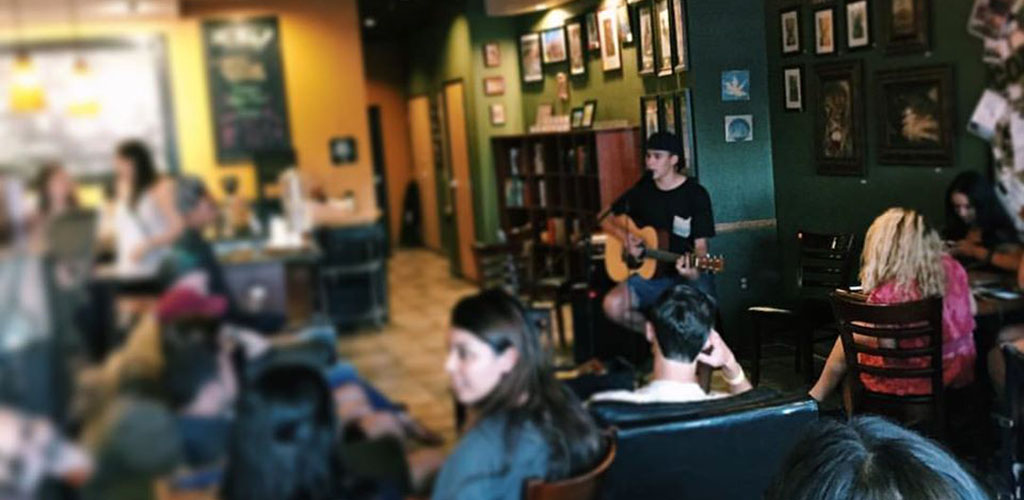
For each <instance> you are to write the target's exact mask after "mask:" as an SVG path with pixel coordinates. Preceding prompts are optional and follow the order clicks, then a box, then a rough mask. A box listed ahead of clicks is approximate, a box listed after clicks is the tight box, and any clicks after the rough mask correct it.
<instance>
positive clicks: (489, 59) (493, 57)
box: [484, 42, 501, 68]
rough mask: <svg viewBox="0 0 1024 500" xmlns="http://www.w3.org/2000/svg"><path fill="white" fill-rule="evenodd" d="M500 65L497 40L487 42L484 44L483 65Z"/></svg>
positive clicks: (488, 66) (499, 47)
mask: <svg viewBox="0 0 1024 500" xmlns="http://www.w3.org/2000/svg"><path fill="white" fill-rule="evenodd" d="M498 66H501V46H500V45H498V42H487V43H485V44H484V67H485V68H497V67H498Z"/></svg>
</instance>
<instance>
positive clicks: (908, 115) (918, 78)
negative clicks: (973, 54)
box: [875, 65, 955, 166]
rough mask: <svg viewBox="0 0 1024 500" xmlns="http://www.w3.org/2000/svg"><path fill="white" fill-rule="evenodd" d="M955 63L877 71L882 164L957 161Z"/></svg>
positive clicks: (934, 164) (932, 164)
mask: <svg viewBox="0 0 1024 500" xmlns="http://www.w3.org/2000/svg"><path fill="white" fill-rule="evenodd" d="M953 82H954V80H953V67H952V66H949V65H941V66H925V67H918V68H901V69H899V70H887V71H879V72H878V73H877V74H876V76H875V85H876V86H877V87H876V92H875V95H876V96H877V99H878V112H877V115H878V117H879V122H880V123H879V127H878V131H879V142H878V163H880V164H883V165H923V166H948V165H952V164H953V160H954V151H953V147H954V143H953V123H954V121H955V116H954V113H955V108H954V102H955V101H954V99H955V97H954V96H955V93H954V88H953V85H954V83H953Z"/></svg>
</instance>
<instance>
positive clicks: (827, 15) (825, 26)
mask: <svg viewBox="0 0 1024 500" xmlns="http://www.w3.org/2000/svg"><path fill="white" fill-rule="evenodd" d="M835 27H836V26H835V11H834V10H833V9H832V8H831V7H828V8H824V9H819V10H817V11H815V12H814V53H815V54H817V55H825V54H835V52H836V37H835V34H836V32H835Z"/></svg>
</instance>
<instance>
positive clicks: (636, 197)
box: [612, 177, 715, 253]
mask: <svg viewBox="0 0 1024 500" xmlns="http://www.w3.org/2000/svg"><path fill="white" fill-rule="evenodd" d="M612 213H614V214H615V215H628V216H629V217H630V218H632V219H633V221H634V222H636V225H637V226H639V227H647V226H650V227H653V228H655V229H658V230H662V231H666V232H668V234H669V240H668V249H667V250H668V251H670V252H674V253H688V252H692V251H693V242H694V240H696V239H697V238H710V237H712V236H714V235H715V217H714V215H713V214H712V213H711V197H710V196H708V192H707V190H706V189H704V186H701V185H700V184H699V183H697V180H696V179H693V178H687V179H686V182H684V183H682V184H680V185H679V186H678V187H676V188H675V189H671V190H669V191H662V190H661V189H659V188H658V186H657V185H656V184H655V183H654V180H653V179H651V178H650V177H645V178H644V179H643V180H641V181H640V182H638V183H636V185H635V186H633V187H632V188H630V189H629V191H626V192H625V193H624V194H623V195H622V196H621V197H620V198H619V199H618V200H616V201H615V203H613V204H612Z"/></svg>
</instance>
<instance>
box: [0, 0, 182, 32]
mask: <svg viewBox="0 0 1024 500" xmlns="http://www.w3.org/2000/svg"><path fill="white" fill-rule="evenodd" d="M178 3H179V2H178V0H0V26H2V27H5V28H10V27H12V26H14V21H15V19H18V21H19V22H20V24H21V25H26V24H37V23H61V22H68V23H70V22H71V19H72V12H77V15H78V18H79V20H80V21H110V20H116V19H125V18H126V17H133V18H140V19H161V18H174V17H177V16H178V13H179V6H178ZM15 12H17V16H16V15H15Z"/></svg>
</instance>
